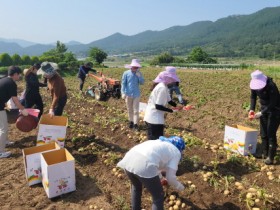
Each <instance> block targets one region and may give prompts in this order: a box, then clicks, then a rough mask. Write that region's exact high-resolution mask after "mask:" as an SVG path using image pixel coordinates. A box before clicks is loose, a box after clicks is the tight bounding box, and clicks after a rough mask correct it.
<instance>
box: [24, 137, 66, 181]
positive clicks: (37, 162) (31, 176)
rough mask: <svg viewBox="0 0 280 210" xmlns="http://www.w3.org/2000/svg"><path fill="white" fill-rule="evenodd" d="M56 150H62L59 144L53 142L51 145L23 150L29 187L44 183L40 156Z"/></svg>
mask: <svg viewBox="0 0 280 210" xmlns="http://www.w3.org/2000/svg"><path fill="white" fill-rule="evenodd" d="M56 149H60V146H59V145H58V144H57V143H55V142H52V143H50V144H45V145H41V146H37V147H30V148H25V149H23V150H22V154H23V162H24V169H25V176H26V179H27V182H28V185H29V186H31V185H34V184H38V183H41V182H42V174H41V156H40V154H41V153H42V152H46V151H50V150H56Z"/></svg>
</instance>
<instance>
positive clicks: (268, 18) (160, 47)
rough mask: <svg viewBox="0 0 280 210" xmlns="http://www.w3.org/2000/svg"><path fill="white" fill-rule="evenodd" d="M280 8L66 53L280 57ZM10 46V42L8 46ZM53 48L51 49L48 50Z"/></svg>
mask: <svg viewBox="0 0 280 210" xmlns="http://www.w3.org/2000/svg"><path fill="white" fill-rule="evenodd" d="M279 33H280V7H268V8H264V9H262V10H260V11H257V12H255V13H253V14H250V15H230V16H228V17H224V18H220V19H218V20H216V21H214V22H213V21H198V22H194V23H191V24H189V25H187V26H172V27H169V28H167V29H164V30H161V31H153V30H146V31H143V32H141V33H138V34H135V35H131V36H128V35H124V34H121V33H114V34H112V35H110V36H108V37H105V38H103V39H99V40H96V41H93V42H90V43H88V44H81V43H80V42H77V41H71V42H69V44H66V46H67V47H68V50H69V51H72V52H73V53H74V54H76V55H77V56H85V55H86V54H87V52H88V50H89V49H90V48H91V47H99V48H101V49H102V50H104V51H106V52H107V53H108V54H124V53H135V52H137V53H143V54H146V55H153V54H158V53H161V52H163V51H170V52H172V53H173V54H178V55H180V54H186V53H188V52H190V51H191V49H192V48H193V47H195V46H201V47H203V48H204V49H205V50H206V51H207V52H208V53H209V54H210V55H212V56H225V57H226V56H259V57H266V56H267V57H269V56H271V55H272V54H274V55H275V53H276V54H277V55H278V54H280V50H279V49H280V38H279V36H278V35H277V34H279ZM11 44H12V43H11ZM8 45H9V43H6V45H5V44H3V42H2V41H1V38H0V53H2V52H3V50H2V46H5V48H3V49H6V50H9V51H8V52H7V53H10V54H14V53H17V54H28V55H40V54H42V53H43V52H45V51H47V50H49V49H52V48H54V46H52V45H42V44H35V45H31V46H28V47H21V46H20V45H19V44H18V45H15V44H14V45H11V46H12V47H11V48H9V49H7V48H8V47H7V46H8ZM51 47H52V48H51Z"/></svg>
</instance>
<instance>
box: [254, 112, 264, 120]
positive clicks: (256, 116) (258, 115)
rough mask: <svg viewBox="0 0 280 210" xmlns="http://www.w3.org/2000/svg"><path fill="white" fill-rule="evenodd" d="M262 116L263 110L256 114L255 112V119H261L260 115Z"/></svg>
mask: <svg viewBox="0 0 280 210" xmlns="http://www.w3.org/2000/svg"><path fill="white" fill-rule="evenodd" d="M261 116H262V113H261V112H257V113H256V114H255V117H254V118H255V119H259V118H260V117H261Z"/></svg>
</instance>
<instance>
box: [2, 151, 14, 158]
mask: <svg viewBox="0 0 280 210" xmlns="http://www.w3.org/2000/svg"><path fill="white" fill-rule="evenodd" d="M10 155H11V152H1V153H0V158H7V157H9V156H10Z"/></svg>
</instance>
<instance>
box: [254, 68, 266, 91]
mask: <svg viewBox="0 0 280 210" xmlns="http://www.w3.org/2000/svg"><path fill="white" fill-rule="evenodd" d="M266 82H267V76H265V75H264V74H263V73H262V72H261V71H260V70H256V71H254V72H252V73H251V81H250V88H251V89H252V90H260V89H262V88H264V87H265V86H266Z"/></svg>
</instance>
